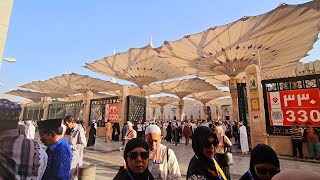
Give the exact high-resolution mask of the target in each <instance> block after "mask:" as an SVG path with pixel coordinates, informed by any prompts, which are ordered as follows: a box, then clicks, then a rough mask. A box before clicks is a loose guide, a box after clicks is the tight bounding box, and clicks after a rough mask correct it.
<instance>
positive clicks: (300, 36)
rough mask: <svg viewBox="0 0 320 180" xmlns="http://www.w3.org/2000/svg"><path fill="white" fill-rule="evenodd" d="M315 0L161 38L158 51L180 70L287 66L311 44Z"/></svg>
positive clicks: (214, 72)
mask: <svg viewBox="0 0 320 180" xmlns="http://www.w3.org/2000/svg"><path fill="white" fill-rule="evenodd" d="M319 9H320V1H318V0H315V1H311V2H309V3H305V4H300V5H287V4H281V5H280V6H278V7H277V8H276V9H274V10H272V11H270V12H267V13H265V14H262V15H258V16H252V17H244V18H241V19H239V20H237V21H235V22H233V23H230V24H226V25H223V26H217V27H213V28H209V29H208V30H205V31H203V32H200V33H197V34H192V35H187V36H185V37H183V38H182V39H180V40H177V41H173V42H165V43H164V44H163V45H162V46H161V47H159V48H157V51H158V52H159V56H160V57H161V58H163V59H164V60H166V61H167V62H168V63H169V64H171V65H172V66H175V67H177V68H179V69H181V70H183V71H184V72H186V73H190V74H196V75H198V76H201V77H205V76H208V75H209V76H211V77H213V76H219V75H227V76H229V77H236V76H237V75H238V74H239V73H241V72H244V70H245V68H246V67H247V66H248V65H250V64H257V65H259V66H260V65H261V68H262V73H264V72H266V71H268V72H270V71H273V70H275V69H278V68H279V67H282V68H284V67H287V66H293V65H296V64H298V63H299V60H300V59H301V58H303V57H305V56H307V53H308V51H309V50H311V49H312V47H313V44H314V43H315V42H316V40H317V37H318V33H319V27H320V26H319V25H320V12H319Z"/></svg>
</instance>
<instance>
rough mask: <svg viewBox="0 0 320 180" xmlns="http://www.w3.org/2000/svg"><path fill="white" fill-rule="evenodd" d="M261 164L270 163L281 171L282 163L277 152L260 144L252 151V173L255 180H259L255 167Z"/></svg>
mask: <svg viewBox="0 0 320 180" xmlns="http://www.w3.org/2000/svg"><path fill="white" fill-rule="evenodd" d="M260 163H270V164H273V165H274V166H276V167H277V168H279V169H280V163H279V159H278V156H277V154H276V152H275V151H274V150H273V149H272V148H271V147H270V146H268V145H266V144H258V145H257V146H256V147H255V148H254V149H253V150H252V151H251V158H250V171H251V174H252V175H253V177H254V178H255V179H257V174H256V171H255V168H254V165H255V164H260Z"/></svg>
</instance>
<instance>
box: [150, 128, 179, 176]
mask: <svg viewBox="0 0 320 180" xmlns="http://www.w3.org/2000/svg"><path fill="white" fill-rule="evenodd" d="M145 134H146V141H147V143H148V145H149V149H150V156H149V165H148V168H149V171H150V172H151V174H152V176H153V177H154V179H165V180H172V179H181V173H180V168H179V164H178V160H177V158H176V155H175V154H174V152H173V151H172V150H171V149H169V148H168V147H166V146H164V145H162V144H161V140H162V137H161V130H160V128H159V126H157V125H154V124H151V125H149V126H148V127H147V129H146V132H145Z"/></svg>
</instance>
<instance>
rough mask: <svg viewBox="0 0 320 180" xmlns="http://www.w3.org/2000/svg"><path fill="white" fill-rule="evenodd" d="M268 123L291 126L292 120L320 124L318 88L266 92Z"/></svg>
mask: <svg viewBox="0 0 320 180" xmlns="http://www.w3.org/2000/svg"><path fill="white" fill-rule="evenodd" d="M268 105H269V110H270V112H269V113H270V123H271V125H277V126H292V125H293V122H294V121H298V122H301V123H302V124H304V123H306V122H311V123H312V125H315V126H320V96H319V89H317V88H314V89H301V90H288V91H280V92H268Z"/></svg>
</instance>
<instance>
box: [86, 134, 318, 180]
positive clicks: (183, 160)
mask: <svg viewBox="0 0 320 180" xmlns="http://www.w3.org/2000/svg"><path fill="white" fill-rule="evenodd" d="M164 144H165V145H167V146H168V147H170V148H171V149H173V150H174V152H175V153H176V156H177V158H178V161H179V165H180V170H181V174H182V175H183V177H185V175H186V173H187V169H188V165H189V161H190V159H191V158H192V156H193V155H194V153H193V151H192V147H191V145H187V146H186V145H184V144H178V146H175V145H174V144H168V143H164ZM120 145H121V142H109V143H105V142H104V139H101V138H97V139H96V145H95V146H94V147H89V148H86V150H85V155H84V156H85V157H84V162H85V163H92V164H96V165H97V172H96V179H97V180H100V179H101V180H102V179H113V177H114V176H115V175H116V174H117V172H118V169H119V166H121V165H122V163H123V160H122V153H121V152H119V151H118V149H119V147H120ZM233 157H234V163H235V164H234V165H232V166H231V167H230V173H231V178H232V179H239V178H240V177H241V176H242V175H243V174H244V173H245V172H246V171H247V170H248V168H249V161H250V156H249V155H241V153H239V150H237V149H235V150H234V153H233ZM280 164H281V170H282V171H288V170H295V169H308V170H310V171H315V172H320V162H319V161H318V162H317V161H309V162H304V161H296V160H293V159H292V158H288V157H285V158H282V157H281V159H280Z"/></svg>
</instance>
